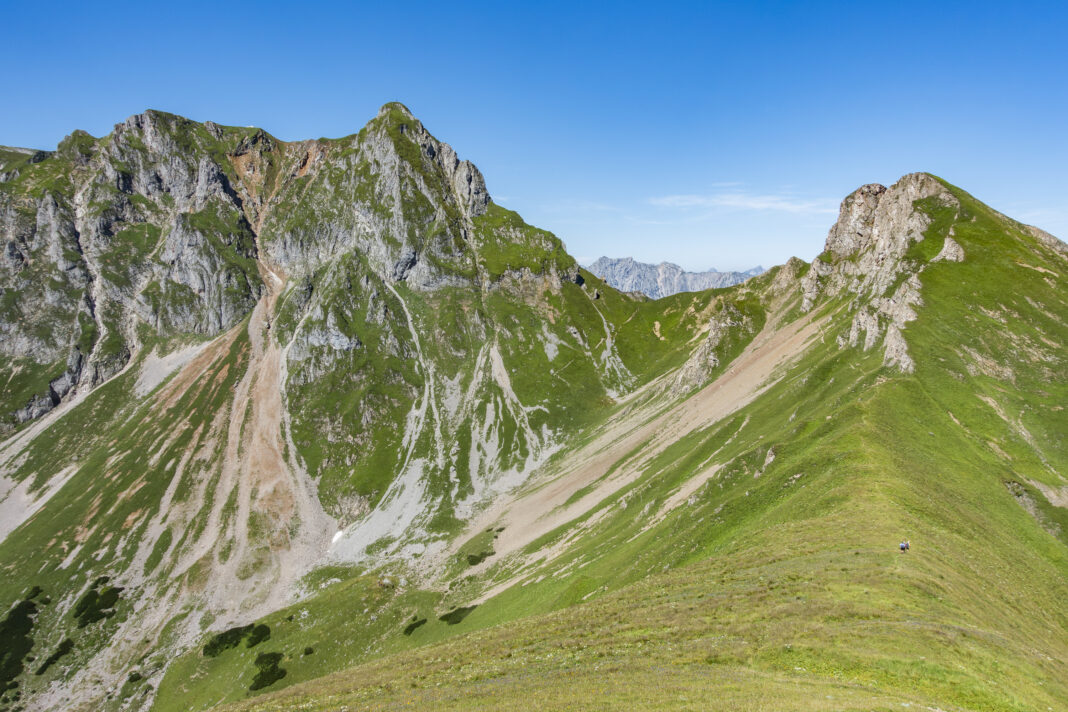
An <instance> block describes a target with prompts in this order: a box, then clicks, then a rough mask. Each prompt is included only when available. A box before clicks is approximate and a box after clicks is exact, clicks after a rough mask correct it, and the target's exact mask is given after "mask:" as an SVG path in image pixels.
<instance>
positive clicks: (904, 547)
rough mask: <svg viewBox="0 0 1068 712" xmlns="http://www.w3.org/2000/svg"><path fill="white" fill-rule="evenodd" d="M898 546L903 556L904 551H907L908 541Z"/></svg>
mask: <svg viewBox="0 0 1068 712" xmlns="http://www.w3.org/2000/svg"><path fill="white" fill-rule="evenodd" d="M900 546H901V553H902V554H904V553H905V552H906V551H908V550H909V540H908V539H906V540H905V541H903V542H901V544H900Z"/></svg>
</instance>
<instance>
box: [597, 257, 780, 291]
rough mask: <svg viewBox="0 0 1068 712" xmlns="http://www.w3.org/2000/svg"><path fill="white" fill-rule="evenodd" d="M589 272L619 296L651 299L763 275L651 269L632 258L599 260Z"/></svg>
mask: <svg viewBox="0 0 1068 712" xmlns="http://www.w3.org/2000/svg"><path fill="white" fill-rule="evenodd" d="M589 270H590V272H592V273H593V274H595V275H597V276H598V277H600V278H601V279H603V280H604V281H605V282H607V283H608V284H610V285H612V286H613V287H615V288H616V289H618V290H619V291H621V292H641V293H642V294H644V295H646V296H647V297H650V298H652V299H660V298H661V297H668V296H671V295H672V294H678V293H679V292H700V291H701V290H704V289H715V288H719V287H731V286H733V285H735V284H741V283H742V282H744V281H745V280H747V279H749V278H750V277H755V276H757V275H758V274H761V273H763V272H764V268H763V267H753V268H752V269H749V270H746V271H744V272H717V271H716V270H714V269H711V270H708V271H705V272H687V271H686V270H684V269H683V268H682V267H679V266H678V265H676V264H672V263H671V262H661V263H660V264H658V265H651V264H646V263H645V262H636V261H635V260H634V258H632V257H623V258H620V259H613V258H611V257H600V258H598V259H597V260H596V261H595V262H594V263H593V264H591V265H590V266H589Z"/></svg>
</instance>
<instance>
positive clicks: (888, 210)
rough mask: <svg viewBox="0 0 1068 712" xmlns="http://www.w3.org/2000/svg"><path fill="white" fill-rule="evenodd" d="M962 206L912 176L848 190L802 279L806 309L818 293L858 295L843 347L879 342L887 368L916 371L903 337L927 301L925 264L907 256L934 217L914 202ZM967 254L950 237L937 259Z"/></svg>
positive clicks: (939, 187)
mask: <svg viewBox="0 0 1068 712" xmlns="http://www.w3.org/2000/svg"><path fill="white" fill-rule="evenodd" d="M921 202H926V203H927V204H929V205H930V206H932V207H933V206H937V207H940V208H955V207H959V203H958V201H957V199H956V198H955V197H954V196H953V194H952V193H950V191H949V190H948V189H947V188H946V187H945V185H943V184H942V182H941V181H939V180H938V179H937V178H935V177H934V176H931V175H929V174H926V173H911V174H909V175H907V176H904V177H903V178H902V179H901V180H899V181H898V182H897V183H895V184H894V185H892V186H891V187H889V188H886V187H884V186H881V185H875V184H872V185H865V186H861V187H860V188H858V189H857V190H856V191H854V192H853V193H852V194H851V195H849V196H848V197H847V198H846V199H845V200H844V201H843V202H842V206H841V209H840V210H839V215H838V221H837V222H836V223H835V224H834V226H833V227H832V228H831V230H830V232H829V233H828V235H827V242H826V244H825V246H824V252H823V254H822V255H820V256H819V257H817V258H816V259H815V260H813V262H812V266H811V268H810V269H809V271H808V273H807V274H806V275H805V276H804V278H803V279H802V280H801V294H802V302H801V308H802V310H804V311H808V310H810V309H812V307H813V306H814V305H815V303H816V301H817V300H818V299H820V298H821V297H826V296H834V295H839V294H842V293H850V294H853V295H855V299H854V302H855V308H856V310H857V311H856V315H855V316H854V318H853V323H852V325H851V327H850V330H849V333H848V335H843V336H842V337H840V338H839V345H841V346H843V347H844V346H846V345H849V346H857V345H858V344H861V335H863V344H862V345H863V348H864V349H865V350H867V349H870V348H872V347H873V346H875V344H876V343H878V341H879V340H880V338H881V339H882V340H883V345H884V362H885V363H886V365H888V366H891V367H894V368H897V369H898V370H901V371H903V372H911V371H912V370H913V369H914V367H915V364H914V362H913V360H912V358H911V356H910V355H909V353H908V346H907V343H906V341H905V338H904V336H903V335H902V333H901V332H902V329H904V327H905V324H906V323H907V322H909V321H911V320H913V319H915V318H916V312H915V311H914V309H913V307H916V306H918V305H920V304H922V299H921V297H920V289H921V284H920V281H919V279H918V278H917V274H918V273H919V272H921V271H922V270H923V268H924V266H925V265H924V264H921V263H920V262H919V261H917V260H915V259H909V258H908V257H907V254H908V252H909V248H910V247H912V245H914V244H915V243H917V242H920V241H921V240H923V239H925V234H924V233H925V232H926V231H927V229H928V228H929V227H930V225H931V217H930V216H929V215H928V213H927V212H926V211H925V210H922V209H919V208H918V207H917V206H918V204H920V203H921ZM963 258H964V251H963V249H962V248H961V246H960V245H959V244H957V243H956V242H955V241H953V239H952V238H951V237H948V236H947V237H946V238H945V242H944V244H943V246H942V249H941V251H940V252H939V254H938V256H937V257H936V258H935V260H939V259H941V260H948V261H954V262H959V261H961V260H963Z"/></svg>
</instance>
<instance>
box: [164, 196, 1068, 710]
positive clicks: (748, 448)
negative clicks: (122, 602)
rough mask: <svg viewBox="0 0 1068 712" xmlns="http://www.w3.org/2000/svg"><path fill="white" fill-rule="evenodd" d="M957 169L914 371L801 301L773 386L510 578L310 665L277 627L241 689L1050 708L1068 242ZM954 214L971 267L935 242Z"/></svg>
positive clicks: (327, 694) (1066, 526)
mask: <svg viewBox="0 0 1068 712" xmlns="http://www.w3.org/2000/svg"><path fill="white" fill-rule="evenodd" d="M950 189H951V191H952V192H953V194H954V196H955V197H956V198H957V199H958V200H959V201H960V208H959V209H957V210H954V211H953V212H952V213H951V214H939V213H938V211H939V210H940V208H939V207H938V206H936V205H929V204H923V203H921V204H918V205H917V206H916V207H917V209H919V210H923V211H929V212H931V213H933V214H932V218H934V220H933V221H932V223H931V226H930V228H929V229H928V231H927V233H926V236H925V239H924V240H923V241H922V242H919V243H917V244H916V245H915V246H914V248H913V250H912V252H911V253H910V255H909V258H910V260H911V263H910V267H909V268H910V269H915V268H918V267H920V266H923V267H924V269H923V271H922V272H921V273H920V280H921V282H922V285H923V288H922V298H923V301H924V306H922V307H920V308H919V309H918V310H917V311H918V318H917V319H916V320H915V321H914V322H910V323H909V324H908V325H907V328H906V329H905V338H906V340H907V342H908V344H909V348H910V352H911V354H912V356H913V358H914V359H915V361H916V370H915V372H914V373H913V374H907V375H906V374H901V373H899V372H898V371H896V370H893V369H889V368H887V367H885V366H884V365H883V360H882V354H881V353H880V352H879V349H873V350H872V351H867V352H865V351H863V350H861V349H850V348H844V349H843V348H840V347H839V346H838V345H837V343H836V338H837V337H838V336H839V335H844V334H848V330H849V324H850V321H851V316H852V309H854V308H855V306H856V305H851V304H850V303H848V302H847V301H845V300H842V299H834V300H832V301H829V302H826V303H824V304H823V306H817V310H820V311H822V312H823V313H824V314H825V315H826V316H827V317H828V320H827V321H826V322H825V324H824V326H823V330H822V334H821V338H820V339H819V340H818V341H817V342H816V343H815V344H814V345H813V347H812V348H810V349H809V350H808V351H807V352H806V353H805V354H804V356H803V357H802V358H801V359H800V360H799V361H798V362H796V363H795V364H794V365H792V366H791V367H790V368H789V369H788V370H787V371H786V372H784V373H783V374H781V375H782V377H781V378H780V379H779V380H778V381H777V382H776V383H775V384H774V385H773V386H772V387H771V388H769V389H768V390H767V391H766V392H765V393H763V394H762V395H761V397H759V398H758V399H756V400H755V401H753V402H752V403H750V404H749V405H748V406H746V407H744V408H743V409H741V410H740V411H738V412H736V413H735V414H733V415H731V416H730V417H728V418H726V419H724V420H722V421H719V422H710V423H709V424H708V425H707V427H705V428H702V429H698V430H696V431H694V432H692V433H690V434H689V435H687V436H685V437H684V438H682V439H680V440H678V441H677V442H675V443H674V444H672V445H671V446H670V447H668V448H667V449H665V450H663V451H662V452H661V453H660V454H659V455H658V456H657V457H656V458H654V459H652V460H651V461H650V462H649V464H648V465H647V467H646V468H645V469H644V472H643V474H642V476H641V477H640V478H639V479H638V480H636V481H635V482H633V483H632V484H631V485H629V486H628V488H626V489H625V490H621V491H619V492H617V493H615V494H614V495H613V496H612V497H610V498H609V499H608V500H606V501H604V502H603V503H602V504H601V505H600V506H599V508H598V509H597V510H596V511H595V512H591V513H590V515H589V516H588V518H587V519H588V521H587V522H586V525H587V526H584V527H576V530H577V533H575V534H574V536H573V538H571V539H570V542H569V545H568V546H567V547H566V548H565V550H564V551H563V553H561V554H560V555H559V556H557V557H555V558H553V559H550V560H548V561H546V562H544V563H543V564H542V565H540V567H538V568H534V569H533V570H531V571H530V573H529V575H527V576H526V578H525V579H524V581H523V584H522V585H517V586H513V587H512V588H510V589H508V590H506V591H505V592H503V593H501V594H499V595H497V596H496V597H494V598H491V599H490V600H488V601H486V602H484V603H482V604H481V605H478V606H477V607H475V608H473V609H472V610H470V611H467V612H466V615H464V616H463V617H462V620H460V621H454V620H452V619H448V620H440V617H441V616H442V614H444V613H447V612H448V611H450V610H454V609H456V608H457V607H461V608H462V607H463V606H464V605H466V604H467V602H468V601H470V600H471V598H472V597H473V591H474V590H477V586H473V587H472V588H471V589H468V590H467V591H465V588H464V586H465V585H471V583H472V582H468V584H464V583H463V582H460V583H459V584H458V585H457V586H456V590H455V591H454V592H450V593H447V594H445V595H444V597H443V598H442V599H441V600H440V602H439V603H437V605H436V607H434V605H433V604H434V601H433V600H424V601H421V602H420V601H417V600H415V599H414V598H409V599H404V596H411V595H412V594H411V593H410V592H405V591H402V592H401V593H400V594H396V595H398V596H399V597H400V598H399V599H398V598H394V600H404V601H405V604H404V605H403V606H401V608H402V609H403V612H404V613H405V614H406V615H403V616H402V615H396V616H395V617H394V618H393V619H392V620H391V625H392V626H393V631H394V633H393V639H392V640H390V639H388V638H387V639H385V641H384V642H380V643H377V644H375V645H371V646H370V648H371V649H370V650H369V651H368V652H367V653H366V655H365V657H366V658H368V659H369V660H368V662H365V663H362V664H361V665H359V666H358V667H355V668H352V669H349V670H346V671H344V672H339V673H336V674H334V675H331V676H328V677H324V678H322V679H317V680H308V677H309V676H310V675H312V674H314V670H313V667H314V666H312V665H310V664H309V663H307V662H305V661H306V660H307V658H304V657H302V655H301V654H300V650H299V646H300V645H301V644H302V643H304V641H305V640H309V641H310V640H311V638H310V637H309V638H303V639H302V638H300V637H299V636H298V637H294V638H292V639H291V641H292V642H290V641H286V642H282V641H281V640H280V641H279V645H278V646H277V647H278V652H280V653H282V656H283V657H282V659H281V662H280V665H281V666H282V667H283V668H287V669H289V670H291V671H292V672H291V673H290V674H291V675H293V679H292V681H293V682H299V683H300V684H296V685H294V686H293V687H291V688H289V689H287V690H284V691H282V692H279V693H275V694H273V695H268V696H266V697H262V698H256V699H253V700H250V701H248V702H245V703H241V704H237V705H235V706H234V707H233V709H242V710H253V709H255V710H282V709H286V710H289V709H295V708H296V709H307V710H326V709H339V708H341V707H343V706H347V707H349V708H350V709H394V708H403V707H416V708H427V709H503V708H506V707H523V706H526V705H528V704H529V703H530V701H531V700H537V703H538V706H539V707H542V708H548V709H604V708H615V707H630V708H635V709H664V708H672V709H902V708H907V707H909V706H911V707H921V708H929V709H943V710H1050V709H1053V710H1057V709H1064V708H1065V700H1068V684H1066V682H1065V681H1066V680H1068V611H1066V609H1065V606H1064V600H1066V596H1068V536H1066V532H1068V516H1066V512H1065V510H1064V509H1063V508H1060V507H1056V506H1054V505H1053V503H1052V500H1056V499H1057V493H1058V492H1060V493H1063V492H1064V487H1065V481H1064V479H1063V477H1062V476H1061V475H1060V473H1062V472H1064V471H1065V466H1066V464H1068V453H1066V451H1065V443H1064V435H1065V433H1068V422H1066V417H1065V415H1064V410H1063V406H1062V404H1063V403H1064V402H1065V397H1066V396H1068V393H1066V383H1065V380H1066V377H1068V376H1066V374H1068V368H1066V365H1068V364H1066V363H1065V350H1064V348H1063V345H1064V344H1065V339H1066V337H1068V333H1066V328H1065V319H1064V315H1065V314H1066V313H1068V302H1066V300H1065V296H1066V295H1065V290H1064V287H1063V283H1062V282H1061V279H1062V275H1063V274H1064V270H1065V269H1066V261H1065V259H1064V257H1063V255H1062V254H1061V253H1060V252H1059V251H1058V250H1057V249H1055V248H1053V247H1050V246H1048V245H1047V244H1045V243H1043V242H1042V241H1040V240H1039V239H1037V238H1036V236H1035V235H1034V234H1032V232H1031V231H1030V230H1028V229H1026V228H1025V227H1023V226H1021V225H1018V224H1016V223H1014V222H1012V221H1011V220H1008V219H1006V218H1004V217H1003V216H1001V215H999V214H997V213H996V212H994V211H992V210H991V209H989V208H987V207H986V206H983V205H982V204H981V203H979V202H978V201H976V200H975V199H974V198H972V197H971V196H969V195H967V194H966V193H964V192H963V191H959V190H958V189H956V188H952V187H950ZM950 230H952V236H953V238H954V239H955V240H956V241H957V242H958V243H959V244H960V245H961V246H962V247H963V250H964V252H965V255H966V256H965V259H964V261H963V262H961V263H953V262H937V263H931V262H929V260H931V258H933V257H934V256H935V255H936V254H937V253H938V252H939V250H940V249H941V246H942V244H943V241H944V239H945V238H946V236H947V235H949V234H950ZM770 279H771V278H769V280H770ZM784 310H785V311H787V312H788V313H789V305H786V307H784ZM769 450H770V451H772V453H773V457H769V456H768V452H769ZM708 463H713V464H716V465H718V466H719V467H720V469H719V470H718V472H717V474H716V476H715V477H714V478H712V479H710V480H709V482H708V483H707V484H705V485H704V486H703V487H700V488H698V489H697V490H696V491H695V492H694V494H693V495H691V496H690V497H689V498H688V499H687V501H686V504H685V505H684V506H679V507H678V508H676V509H673V510H670V511H667V512H666V514H665V515H664V516H663V517H656V516H655V515H657V513H658V512H661V511H662V510H663V507H664V503H665V502H666V501H667V500H668V499H669V498H670V497H671V495H672V494H673V493H675V492H677V491H678V489H679V487H680V485H681V484H682V483H684V482H685V481H687V480H689V479H690V478H692V477H693V476H695V475H696V474H698V473H699V472H700V471H701V469H702V468H705V467H707V466H708ZM650 522H657V523H656V524H655V525H653V526H652V527H648V525H649V523H650ZM576 524H577V523H573V524H572V525H570V526H575V525H576ZM646 527H648V528H646ZM568 528H570V527H568ZM572 533H574V532H572ZM567 534H568V532H567V531H560V532H554V533H553V534H551V535H550V536H549V538H548V539H546V540H544V541H539V542H536V544H535V545H534V548H536V547H549V545H551V544H552V543H553V542H554V541H558V540H559V539H560V538H562V537H564V536H565V535H567ZM906 538H907V539H909V540H910V541H911V543H912V550H911V551H910V552H909V553H907V554H901V553H899V552H898V551H897V544H898V542H899V541H901V540H902V539H906ZM484 539H486V541H484V542H482V544H480V545H479V546H476V547H475V548H481V547H482V546H485V545H489V546H492V537H489V536H487V537H484ZM327 590H328V591H329V590H332V589H327ZM314 605H315V604H314V599H313V600H312V601H310V602H308V604H307V606H306V608H307V609H308V610H309V611H313V610H315V609H314ZM424 618H425V619H427V622H426V623H422V624H420V625H419V626H417V627H415V628H414V629H413V630H412V631H411V632H410V634H409V635H405V633H404V630H405V629H406V628H407V627H409V626H411V624H412V623H417V622H419V621H420V620H422V619H424ZM446 618H448V617H447V616H446ZM298 620H299V619H298ZM450 621H451V624H450ZM323 633H325V631H319V632H318V633H317V635H319V636H322V637H320V638H319V640H324V639H326V640H325V641H324V642H323V643H320V644H321V645H326V646H329V645H330V644H331V643H330V641H329V639H327V638H326V636H325V635H323ZM445 636H449V637H450V639H448V640H443V637H445ZM456 636H459V637H456ZM420 644H422V645H420ZM404 648H411V649H409V650H405V649H404ZM311 657H314V656H311ZM326 667H329V666H326ZM322 669H325V668H322ZM302 680H308V681H307V682H300V681H302ZM179 704H180V703H178V702H177V700H176V701H175V705H176V706H177V705H179ZM161 708H169V707H161Z"/></svg>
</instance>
